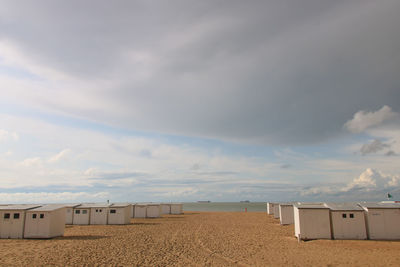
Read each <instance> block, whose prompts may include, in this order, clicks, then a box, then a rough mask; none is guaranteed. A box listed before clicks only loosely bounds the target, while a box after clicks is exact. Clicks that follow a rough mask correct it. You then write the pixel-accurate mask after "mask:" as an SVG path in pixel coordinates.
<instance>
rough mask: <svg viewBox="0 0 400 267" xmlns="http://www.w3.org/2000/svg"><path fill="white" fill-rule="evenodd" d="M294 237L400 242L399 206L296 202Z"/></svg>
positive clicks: (396, 204) (388, 204) (395, 204)
mask: <svg viewBox="0 0 400 267" xmlns="http://www.w3.org/2000/svg"><path fill="white" fill-rule="evenodd" d="M294 221H295V223H294V225H295V236H296V237H297V238H299V239H302V240H308V239H373V240H399V239H400V227H399V225H400V204H398V203H393V204H391V203H358V204H355V203H345V204H337V203H328V204H327V203H297V204H294Z"/></svg>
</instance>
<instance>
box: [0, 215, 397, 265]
mask: <svg viewBox="0 0 400 267" xmlns="http://www.w3.org/2000/svg"><path fill="white" fill-rule="evenodd" d="M293 233H294V230H293V226H281V225H280V224H279V221H278V220H276V219H273V218H272V217H271V216H269V215H267V214H266V213H265V212H248V213H244V212H185V214H183V215H164V216H163V217H162V218H158V219H132V224H130V225H123V226H113V225H105V226H92V225H91V226H67V227H66V229H65V234H64V237H59V238H55V239H50V240H26V239H25V240H23V239H20V240H11V239H9V240H7V239H0V259H1V264H0V265H2V266H10V265H19V266H27V265H30V266H32V265H34V266H43V265H47V266H64V265H68V266H93V265H97V266H98V265H100V266H108V265H113V266H311V265H312V266H398V265H399V263H400V253H399V251H400V242H398V241H355V240H344V241H340V240H315V241H307V242H300V243H298V241H297V239H296V238H295V237H294V235H293Z"/></svg>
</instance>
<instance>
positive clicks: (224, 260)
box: [194, 224, 250, 267]
mask: <svg viewBox="0 0 400 267" xmlns="http://www.w3.org/2000/svg"><path fill="white" fill-rule="evenodd" d="M202 227H203V224H200V226H199V227H198V228H197V229H196V231H195V234H194V236H195V242H196V243H197V244H198V245H199V247H200V248H201V249H202V250H203V251H204V252H206V253H207V254H208V256H209V257H210V258H211V257H213V258H214V259H216V260H217V262H219V263H221V264H222V265H225V266H228V265H229V266H240V267H250V265H247V264H244V263H242V262H239V261H236V260H233V259H232V258H229V257H225V256H223V255H222V254H220V253H218V252H215V251H212V250H211V249H209V248H208V247H207V246H206V245H204V244H203V242H202V241H201V240H200V237H199V234H200V230H201V228H202Z"/></svg>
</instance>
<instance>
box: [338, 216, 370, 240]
mask: <svg viewBox="0 0 400 267" xmlns="http://www.w3.org/2000/svg"><path fill="white" fill-rule="evenodd" d="M331 218H332V231H333V238H334V239H367V229H366V227H365V218H364V212H363V211H331Z"/></svg>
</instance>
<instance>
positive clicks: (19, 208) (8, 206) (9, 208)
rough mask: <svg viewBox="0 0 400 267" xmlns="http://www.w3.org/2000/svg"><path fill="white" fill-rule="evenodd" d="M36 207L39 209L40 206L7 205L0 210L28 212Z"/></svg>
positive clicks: (0, 207)
mask: <svg viewBox="0 0 400 267" xmlns="http://www.w3.org/2000/svg"><path fill="white" fill-rule="evenodd" d="M37 207H40V205H35V204H20V205H7V206H0V210H30V209H34V208H37Z"/></svg>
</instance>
